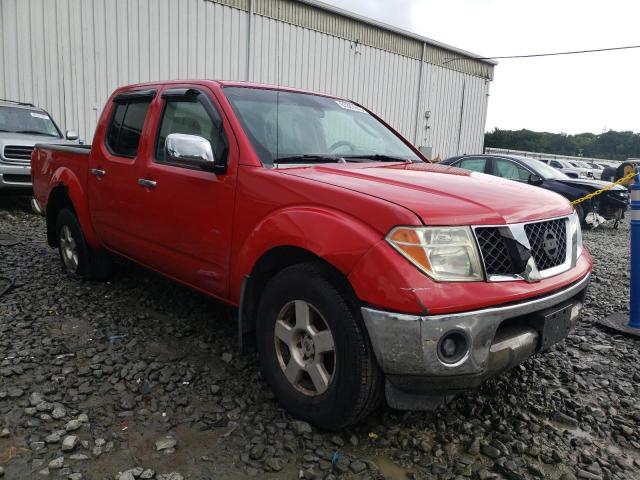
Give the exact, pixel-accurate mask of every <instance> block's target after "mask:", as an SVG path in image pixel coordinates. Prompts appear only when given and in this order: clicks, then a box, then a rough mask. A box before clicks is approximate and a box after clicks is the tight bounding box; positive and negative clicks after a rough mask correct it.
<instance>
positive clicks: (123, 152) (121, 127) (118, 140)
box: [107, 100, 151, 157]
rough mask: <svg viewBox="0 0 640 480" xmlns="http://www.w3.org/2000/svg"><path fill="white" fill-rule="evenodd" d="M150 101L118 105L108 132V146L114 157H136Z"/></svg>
mask: <svg viewBox="0 0 640 480" xmlns="http://www.w3.org/2000/svg"><path fill="white" fill-rule="evenodd" d="M150 103H151V101H150V100H144V101H136V102H130V103H118V104H116V107H115V111H114V112H113V115H112V116H111V122H110V125H109V129H108V130H107V146H108V147H109V149H110V150H111V152H112V153H113V154H114V155H118V156H121V157H135V156H136V155H137V153H138V146H139V145H140V136H141V134H142V127H143V125H144V120H145V118H146V116H147V111H148V110H149V105H150Z"/></svg>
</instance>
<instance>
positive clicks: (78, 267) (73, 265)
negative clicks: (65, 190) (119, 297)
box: [56, 208, 111, 280]
mask: <svg viewBox="0 0 640 480" xmlns="http://www.w3.org/2000/svg"><path fill="white" fill-rule="evenodd" d="M56 240H57V244H58V253H59V255H60V261H61V262H62V268H63V270H64V271H65V272H66V273H67V275H69V276H70V277H72V278H76V279H83V280H104V279H106V278H107V277H108V276H109V275H110V273H111V258H110V257H109V255H108V254H107V253H106V252H104V251H98V250H94V249H92V248H91V247H90V246H89V245H88V244H87V242H86V240H85V239H84V235H83V234H82V228H81V227H80V222H78V219H77V217H76V215H75V213H73V211H71V210H70V209H68V208H63V209H62V210H60V212H58V217H57V218H56Z"/></svg>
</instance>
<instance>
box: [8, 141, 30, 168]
mask: <svg viewBox="0 0 640 480" xmlns="http://www.w3.org/2000/svg"><path fill="white" fill-rule="evenodd" d="M31 152H33V147H30V146H26V145H6V146H5V147H4V154H3V156H4V160H5V161H6V162H7V163H15V164H19V165H29V163H30V162H31Z"/></svg>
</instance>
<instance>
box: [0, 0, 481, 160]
mask: <svg viewBox="0 0 640 480" xmlns="http://www.w3.org/2000/svg"><path fill="white" fill-rule="evenodd" d="M275 1H276V0H254V6H255V7H258V5H262V7H260V8H262V9H267V8H268V6H269V5H272V7H269V8H274V7H273V5H276V3H274V2H275ZM268 2H271V3H270V4H269V3H268ZM222 3H225V5H223V4H222ZM226 4H229V5H232V6H229V5H226ZM248 6H249V3H248V0H242V1H241V0H228V1H225V2H222V0H216V1H215V2H214V1H211V0H0V98H11V99H16V100H21V101H30V102H33V103H36V104H38V105H40V106H42V107H44V108H46V109H47V110H49V111H50V113H51V114H52V115H53V116H54V117H55V119H56V120H57V121H58V122H59V123H60V125H61V126H62V127H63V128H75V129H78V130H79V133H80V135H81V137H82V138H84V139H86V140H87V141H90V139H91V136H92V134H93V131H94V129H95V126H96V123H97V119H98V116H99V114H100V112H101V110H102V107H103V105H104V102H105V101H106V99H107V98H108V96H109V94H110V93H111V92H112V91H113V89H115V88H116V87H117V86H119V85H122V84H127V83H135V82H144V81H149V80H164V79H176V78H224V79H232V80H246V79H249V80H252V81H258V82H265V83H279V84H282V85H287V86H294V87H299V88H307V89H310V90H316V91H320V92H326V93H330V94H335V95H340V96H343V97H347V98H352V99H354V100H356V101H357V102H359V103H361V104H363V105H365V106H366V107H368V108H370V109H371V110H373V111H375V112H376V113H378V114H379V115H380V116H382V117H383V118H385V120H387V121H388V122H389V123H390V124H391V125H392V126H394V127H395V128H396V129H397V130H399V131H400V132H401V133H402V134H404V135H405V136H407V137H408V138H410V139H411V140H413V141H414V142H415V143H416V144H418V145H427V146H431V147H432V148H433V155H434V156H435V155H440V156H442V157H446V156H449V155H453V154H457V153H471V152H481V151H482V143H483V130H484V124H485V116H486V104H487V92H488V81H486V80H485V79H484V78H481V77H480V76H476V75H472V74H465V73H462V72H459V71H456V70H452V69H450V68H444V67H441V66H436V65H434V64H433V63H430V62H429V61H426V62H425V63H423V73H422V85H419V81H420V80H419V79H420V64H421V61H420V59H419V57H420V55H421V53H422V52H420V54H419V55H418V58H413V57H412V56H409V55H404V54H400V53H395V52H392V51H388V50H385V49H382V48H376V47H375V46H371V45H367V44H364V42H360V43H358V44H356V43H354V42H353V41H350V40H348V39H346V38H343V37H342V36H341V35H338V34H328V33H322V32H320V31H318V30H316V29H313V28H305V27H302V26H300V25H297V24H296V23H295V22H290V21H287V22H283V21H278V20H276V19H274V18H270V16H267V15H258V14H255V15H254V16H253V21H252V22H251V24H252V25H253V27H252V28H253V30H252V33H251V35H249V24H250V22H249V13H248V12H247V11H246V9H247V8H249V7H248ZM264 12H265V10H263V13H264ZM326 21H328V22H329V21H331V22H332V21H334V20H333V19H332V20H326ZM249 42H250V44H249ZM419 44H420V46H421V45H422V44H421V43H419ZM429 48H430V47H429V46H427V48H426V50H425V58H427V57H428V56H429V55H430V50H429ZM434 48H435V47H434ZM249 52H251V57H249V55H248V53H249ZM445 52H446V51H445ZM419 90H420V94H418V91H419ZM463 90H464V105H463V98H462V96H463ZM418 97H420V105H417V102H418ZM427 110H429V111H430V112H431V118H430V119H429V121H428V125H429V126H430V128H429V129H425V128H424V127H425V119H424V112H425V111H427Z"/></svg>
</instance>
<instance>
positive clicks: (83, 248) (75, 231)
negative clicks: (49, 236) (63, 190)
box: [56, 208, 91, 279]
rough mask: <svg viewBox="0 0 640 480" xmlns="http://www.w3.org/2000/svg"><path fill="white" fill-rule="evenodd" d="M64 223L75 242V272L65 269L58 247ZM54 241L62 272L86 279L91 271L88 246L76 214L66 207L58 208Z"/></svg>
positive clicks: (60, 250)
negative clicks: (76, 260) (76, 264)
mask: <svg viewBox="0 0 640 480" xmlns="http://www.w3.org/2000/svg"><path fill="white" fill-rule="evenodd" d="M65 225H66V226H68V227H69V230H70V231H71V235H72V236H73V239H74V240H75V242H76V248H77V251H78V269H77V271H76V272H75V273H73V272H69V271H68V270H67V267H66V265H65V263H64V259H63V257H62V249H61V248H60V230H62V227H64V226H65ZM56 241H57V242H58V254H59V256H60V262H61V263H62V269H63V270H64V272H65V273H66V274H67V275H69V276H70V277H72V278H83V279H88V278H89V274H90V271H91V269H90V257H89V247H88V245H87V242H86V241H85V239H84V235H83V234H82V228H81V227H80V222H78V219H77V217H76V215H75V214H74V213H73V212H72V211H71V210H69V209H67V208H64V209H62V210H60V212H59V213H58V217H57V219H56Z"/></svg>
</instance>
